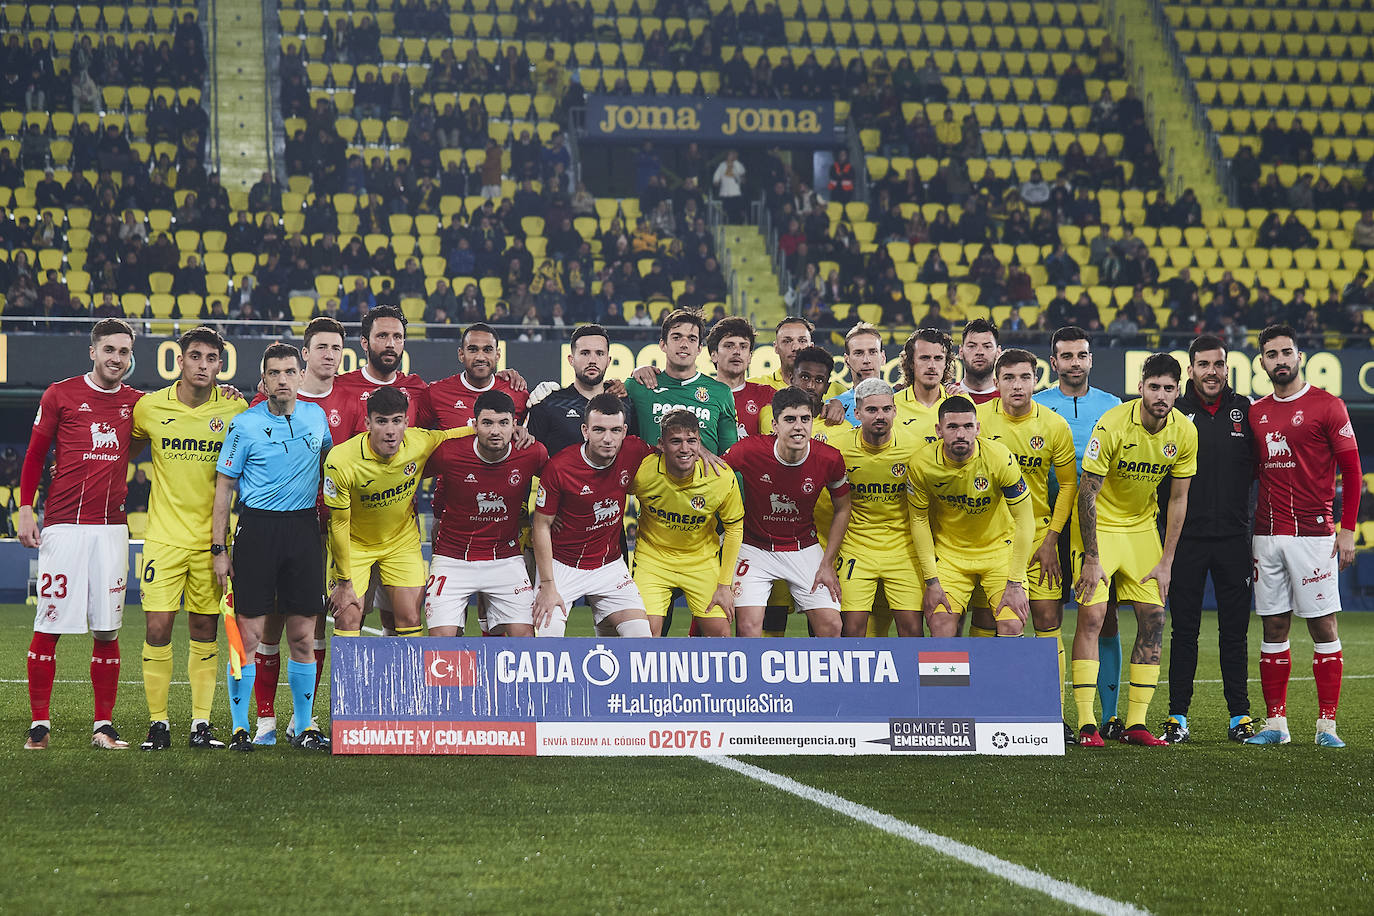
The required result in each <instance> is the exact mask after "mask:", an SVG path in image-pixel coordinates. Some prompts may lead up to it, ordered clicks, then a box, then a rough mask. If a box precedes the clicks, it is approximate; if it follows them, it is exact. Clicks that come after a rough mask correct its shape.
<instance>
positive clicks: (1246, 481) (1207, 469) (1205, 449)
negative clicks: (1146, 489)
mask: <svg viewBox="0 0 1374 916" xmlns="http://www.w3.org/2000/svg"><path fill="white" fill-rule="evenodd" d="M1217 401H1218V405H1219V406H1218V407H1217V410H1216V412H1215V413H1212V412H1211V411H1209V410H1208V409H1207V407H1206V406H1204V404H1203V400H1202V397H1201V395H1199V394H1198V393H1197V390H1196V389H1194V388H1193V383H1192V382H1188V383H1187V386H1186V387H1185V388H1184V390H1183V394H1182V396H1180V397H1179V399H1178V401H1177V402H1176V403H1175V404H1174V409H1176V410H1177V411H1178V412H1179V413H1181V414H1183V415H1184V416H1185V417H1187V418H1188V419H1189V420H1192V421H1193V425H1194V426H1196V427H1197V476H1196V477H1194V478H1193V482H1192V485H1191V486H1190V487H1189V488H1188V516H1187V518H1185V519H1184V522H1183V537H1185V538H1226V537H1237V536H1245V535H1248V534H1249V533H1250V519H1251V515H1252V512H1251V508H1252V505H1253V504H1252V501H1251V496H1250V492H1251V486H1252V484H1253V483H1254V477H1255V452H1254V447H1253V446H1254V441H1253V439H1254V436H1253V434H1252V433H1251V431H1250V399H1249V398H1246V397H1243V396H1241V395H1238V394H1236V393H1235V391H1233V390H1232V389H1231V388H1230V387H1227V388H1224V389H1222V392H1221V397H1220V398H1218V399H1217ZM1168 502H1169V479H1168V478H1165V480H1164V483H1163V484H1162V485H1161V487H1160V491H1159V505H1160V508H1161V509H1164V508H1165V507H1166V506H1167V505H1168ZM1162 514H1163V513H1161V515H1162Z"/></svg>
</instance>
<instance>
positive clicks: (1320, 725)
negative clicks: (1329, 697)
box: [1317, 719, 1336, 735]
mask: <svg viewBox="0 0 1374 916" xmlns="http://www.w3.org/2000/svg"><path fill="white" fill-rule="evenodd" d="M1317 731H1319V732H1328V733H1330V734H1332V735H1334V734H1336V720H1335V719H1318V720H1317Z"/></svg>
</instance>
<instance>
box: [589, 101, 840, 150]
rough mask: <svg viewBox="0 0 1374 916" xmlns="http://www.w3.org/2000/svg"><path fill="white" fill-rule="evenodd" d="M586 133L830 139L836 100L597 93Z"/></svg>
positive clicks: (624, 136)
mask: <svg viewBox="0 0 1374 916" xmlns="http://www.w3.org/2000/svg"><path fill="white" fill-rule="evenodd" d="M587 134H588V135H589V137H590V138H591V139H599V140H681V141H684V142H686V141H694V142H700V141H712V140H716V141H724V142H727V143H732V144H741V143H745V144H748V143H782V144H788V143H803V144H804V143H810V142H820V143H829V142H831V141H833V140H834V135H835V105H834V103H833V102H828V101H826V102H785V101H774V100H763V99H723V98H700V97H696V96H675V97H670V96H661V95H660V96H652V95H592V96H588V97H587Z"/></svg>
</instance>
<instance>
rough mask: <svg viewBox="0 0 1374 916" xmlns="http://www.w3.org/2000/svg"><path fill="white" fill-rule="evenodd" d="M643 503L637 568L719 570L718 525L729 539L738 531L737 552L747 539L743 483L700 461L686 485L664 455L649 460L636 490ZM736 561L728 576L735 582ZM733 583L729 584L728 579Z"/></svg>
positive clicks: (643, 465)
mask: <svg viewBox="0 0 1374 916" xmlns="http://www.w3.org/2000/svg"><path fill="white" fill-rule="evenodd" d="M631 492H633V493H634V494H635V498H636V499H638V500H639V539H638V540H637V541H636V542H635V564H636V565H637V566H645V565H648V566H652V567H657V569H658V570H659V571H663V572H670V571H672V570H674V569H677V570H687V569H694V568H695V567H698V566H701V565H709V566H711V567H713V568H714V567H715V566H716V564H717V563H718V562H719V560H718V557H717V554H718V553H719V552H720V546H721V537H720V535H718V534H717V532H716V520H717V518H719V520H720V523H721V525H723V526H725V529H726V537H727V539H728V538H729V531H730V529H731V528H734V529H735V530H736V532H737V535H738V536H737V537H736V538H735V553H736V554H737V555H738V553H739V546H738V545H739V542H740V541H741V540H742V538H743V536H744V499H743V497H742V496H741V495H740V489H739V480H738V479H737V478H736V477H735V475H734V474H732V473H722V474H716V473H714V472H712V471H708V470H707V469H706V466H705V465H704V464H702V463H701V462H700V461H698V462H697V466H696V469H695V470H694V471H693V472H692V477H691V479H690V480H687V481H679V480H675V479H674V478H672V477H670V476H668V472H667V471H666V470H665V469H664V467H663V456H662V455H650V456H649V457H647V458H645V459H644V460H643V461H642V462H641V463H640V465H639V470H638V471H637V472H636V473H635V478H634V483H633V490H632V491H631ZM734 568H735V564H734V560H733V558H730V563H729V570H728V572H729V573H730V574H731V576H732V577H733V573H734ZM727 581H729V580H727Z"/></svg>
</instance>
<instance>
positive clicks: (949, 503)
mask: <svg viewBox="0 0 1374 916" xmlns="http://www.w3.org/2000/svg"><path fill="white" fill-rule="evenodd" d="M1029 497H1030V491H1029V490H1028V488H1027V487H1026V482H1025V479H1024V478H1023V477H1022V476H1021V465H1020V464H1019V463H1018V462H1017V460H1016V457H1015V456H1014V455H1012V453H1011V450H1010V449H1008V448H1007V447H1006V446H1005V445H1001V444H1000V443H997V442H993V441H990V440H988V439H982V438H980V439H978V440H977V442H976V443H975V444H974V449H973V454H972V455H971V456H970V457H969V459H968V460H967V461H965V462H964V463H963V464H954V463H953V462H951V461H950V460H949V458H947V457H946V456H945V444H944V443H943V442H941V441H939V440H936V441H935V442H928V443H926V444H925V445H924V446H922V447H921V448H920V449H918V450H917V451H916V454H915V455H913V456H912V460H911V462H910V463H909V464H908V465H907V500H908V503H909V505H910V508H911V510H912V511H913V512H921V513H926V514H928V515H929V518H930V530H931V533H932V534H934V536H935V552H936V554H937V555H941V554H945V553H955V554H960V555H964V556H969V555H978V554H981V553H983V552H984V551H990V550H991V551H996V550H1006V541H1007V539H1008V538H1009V537H1011V530H1012V521H1011V511H1010V510H1009V509H1008V508H1007V507H1008V506H1010V505H1014V504H1016V503H1019V502H1021V501H1022V500H1024V499H1028V498H1029ZM928 559H931V558H927V557H922V558H921V561H922V563H921V565H922V568H923V569H924V568H933V564H928V563H927V562H926V561H927V560H928Z"/></svg>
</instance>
